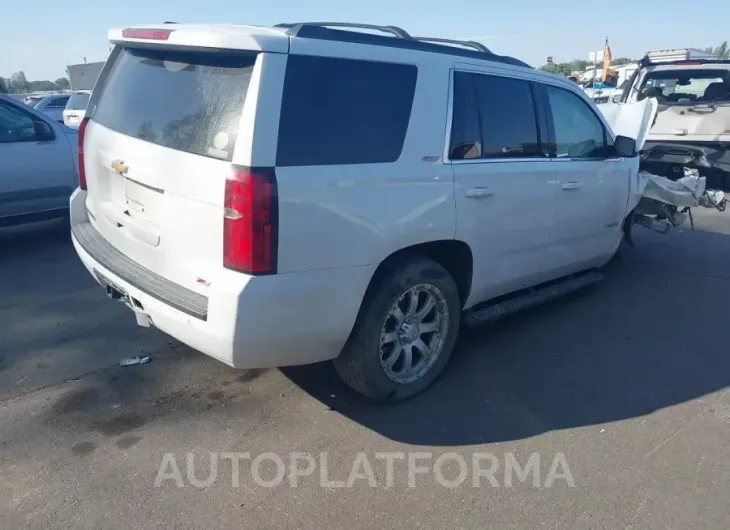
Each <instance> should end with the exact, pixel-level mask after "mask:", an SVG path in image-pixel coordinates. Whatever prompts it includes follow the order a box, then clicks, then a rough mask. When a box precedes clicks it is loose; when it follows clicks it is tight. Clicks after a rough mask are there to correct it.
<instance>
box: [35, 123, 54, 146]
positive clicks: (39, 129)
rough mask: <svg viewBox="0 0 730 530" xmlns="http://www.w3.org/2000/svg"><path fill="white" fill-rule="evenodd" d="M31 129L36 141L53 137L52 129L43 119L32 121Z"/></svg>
mask: <svg viewBox="0 0 730 530" xmlns="http://www.w3.org/2000/svg"><path fill="white" fill-rule="evenodd" d="M33 129H34V130H35V139H36V141H38V142H47V141H49V140H53V139H54V138H55V136H54V134H53V129H51V126H50V125H48V124H47V123H46V122H44V121H40V120H39V121H34V122H33Z"/></svg>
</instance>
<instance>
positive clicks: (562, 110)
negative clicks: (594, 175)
mask: <svg viewBox="0 0 730 530" xmlns="http://www.w3.org/2000/svg"><path fill="white" fill-rule="evenodd" d="M545 89H546V91H547V96H548V101H549V102H550V109H551V111H552V118H553V124H554V126H555V143H556V148H557V156H558V158H566V157H569V158H605V157H606V155H607V150H606V131H605V129H604V127H603V123H601V121H600V120H599V119H598V116H597V115H596V113H595V112H594V111H593V110H592V109H591V108H590V107H589V106H588V104H587V103H586V102H585V101H583V100H582V99H581V98H580V97H578V96H577V95H575V94H571V93H570V92H569V91H567V90H563V89H561V88H556V87H552V86H546V87H545Z"/></svg>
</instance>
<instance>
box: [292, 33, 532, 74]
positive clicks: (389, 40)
mask: <svg viewBox="0 0 730 530" xmlns="http://www.w3.org/2000/svg"><path fill="white" fill-rule="evenodd" d="M278 27H284V28H289V29H288V31H287V33H289V35H291V36H293V37H300V38H304V39H320V40H330V41H338V42H352V43H356V44H369V45H372V46H387V47H390V48H401V49H406V50H419V51H425V52H431V53H442V54H446V55H455V56H457V57H466V58H469V59H480V60H482V61H493V62H497V63H502V64H509V65H512V66H521V67H523V68H532V66H530V65H529V64H527V63H525V62H522V61H520V60H519V59H515V58H514V57H510V56H508V55H497V54H496V53H492V52H490V51H487V52H483V51H477V50H473V49H471V50H470V49H466V48H457V47H455V46H450V45H444V44H438V43H434V42H428V41H423V40H418V39H417V38H413V37H410V36H405V37H398V36H396V37H388V36H384V35H375V34H372V33H363V32H357V31H347V30H340V29H332V28H328V27H326V26H320V25H315V24H307V23H303V24H279V25H278ZM387 27H389V26H387ZM396 29H399V28H396ZM406 35H407V34H406Z"/></svg>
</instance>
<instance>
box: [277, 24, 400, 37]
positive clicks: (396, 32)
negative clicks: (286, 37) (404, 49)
mask: <svg viewBox="0 0 730 530" xmlns="http://www.w3.org/2000/svg"><path fill="white" fill-rule="evenodd" d="M297 26H321V27H325V28H327V27H329V28H354V29H369V30H372V31H381V32H383V33H390V34H391V35H393V36H395V37H398V38H401V39H411V38H413V37H411V36H410V35H409V34H408V32H407V31H406V30H404V29H403V28H399V27H398V26H378V25H376V24H357V23H355V22H295V23H293V24H277V25H276V26H274V27H275V28H295V27H297Z"/></svg>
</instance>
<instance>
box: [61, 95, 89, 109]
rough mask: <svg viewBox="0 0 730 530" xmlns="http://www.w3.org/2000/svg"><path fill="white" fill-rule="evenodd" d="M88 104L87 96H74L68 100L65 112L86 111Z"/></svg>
mask: <svg viewBox="0 0 730 530" xmlns="http://www.w3.org/2000/svg"><path fill="white" fill-rule="evenodd" d="M88 104H89V94H74V95H72V96H71V97H70V98H68V103H66V110H86V105H88Z"/></svg>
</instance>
